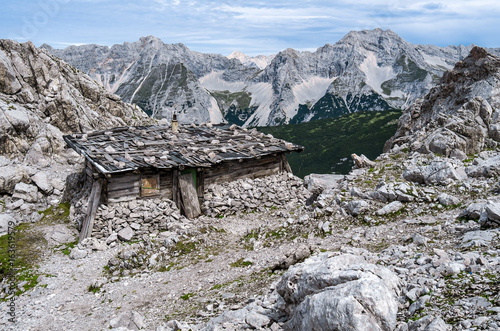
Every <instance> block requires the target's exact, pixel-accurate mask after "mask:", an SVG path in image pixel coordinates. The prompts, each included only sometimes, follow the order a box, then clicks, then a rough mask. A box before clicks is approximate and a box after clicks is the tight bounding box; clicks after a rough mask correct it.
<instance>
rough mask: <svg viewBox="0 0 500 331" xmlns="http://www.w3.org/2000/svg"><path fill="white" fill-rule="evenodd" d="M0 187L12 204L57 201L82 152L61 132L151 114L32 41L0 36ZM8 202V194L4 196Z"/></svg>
mask: <svg viewBox="0 0 500 331" xmlns="http://www.w3.org/2000/svg"><path fill="white" fill-rule="evenodd" d="M0 73H1V74H0V155H1V156H0V194H9V195H11V196H12V199H13V200H14V201H21V200H22V201H23V202H25V203H24V204H21V205H18V204H10V206H11V207H12V208H14V210H16V211H19V210H21V211H23V212H25V213H30V212H32V211H33V210H35V209H36V208H29V207H27V206H29V205H31V204H40V205H47V204H57V203H58V202H59V201H60V200H61V198H62V196H63V195H64V193H65V191H66V187H65V186H66V178H67V176H68V175H69V174H71V173H75V172H78V171H79V167H80V166H81V163H82V159H81V157H80V156H78V155H77V154H76V153H75V152H73V151H72V150H69V149H66V148H65V143H64V141H63V138H62V136H63V134H68V133H73V132H86V131H89V130H102V129H106V128H112V127H116V126H125V125H132V124H135V125H139V124H145V123H146V122H148V121H151V120H150V119H149V118H148V117H147V115H146V114H145V113H144V112H143V111H142V110H141V109H139V108H138V107H135V106H132V105H129V104H126V103H124V102H122V101H121V100H120V97H118V96H117V95H114V94H111V93H110V92H107V91H106V90H104V89H103V88H102V86H100V85H98V84H97V83H96V82H94V81H93V80H92V79H91V78H90V77H89V76H87V75H86V74H84V73H82V72H80V71H79V70H77V69H75V68H74V67H72V66H70V65H68V64H66V63H65V62H63V61H62V60H60V59H58V58H56V57H54V56H52V55H50V54H48V53H47V52H46V51H44V50H40V49H37V48H36V47H35V46H34V45H33V44H32V43H30V42H28V43H24V44H20V43H17V42H15V41H12V40H0ZM9 202H10V201H9Z"/></svg>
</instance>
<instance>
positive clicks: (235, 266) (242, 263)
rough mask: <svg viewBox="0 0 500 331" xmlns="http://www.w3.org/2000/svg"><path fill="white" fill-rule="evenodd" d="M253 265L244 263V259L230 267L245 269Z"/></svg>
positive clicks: (248, 262)
mask: <svg viewBox="0 0 500 331" xmlns="http://www.w3.org/2000/svg"><path fill="white" fill-rule="evenodd" d="M252 264H253V263H252V262H250V261H244V260H243V258H241V259H239V260H238V261H236V262H233V263H231V264H230V266H231V267H233V268H243V267H248V266H251V265H252Z"/></svg>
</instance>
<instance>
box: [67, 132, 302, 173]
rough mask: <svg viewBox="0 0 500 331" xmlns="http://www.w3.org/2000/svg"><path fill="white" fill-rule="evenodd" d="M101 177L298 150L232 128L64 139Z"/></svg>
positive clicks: (288, 144) (94, 134)
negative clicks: (138, 170) (125, 172)
mask: <svg viewBox="0 0 500 331" xmlns="http://www.w3.org/2000/svg"><path fill="white" fill-rule="evenodd" d="M64 140H65V141H66V143H67V144H68V145H69V146H70V147H71V148H73V149H74V150H75V151H77V152H78V153H79V154H81V155H83V156H84V157H85V158H86V159H87V160H88V161H89V162H90V163H91V164H93V165H94V167H95V168H96V169H97V170H98V171H99V172H101V173H102V174H111V173H119V172H124V171H131V170H136V169H143V168H157V169H171V168H179V167H211V166H212V165H214V164H217V163H221V162H224V161H231V160H239V159H252V158H258V157H262V156H266V155H272V154H276V153H287V152H292V151H298V152H300V151H302V150H303V149H304V148H303V147H302V146H300V145H296V144H292V143H289V142H286V141H284V140H280V139H276V138H274V137H272V136H271V135H264V134H263V133H261V132H258V131H257V130H256V129H252V130H248V129H245V128H241V127H238V126H236V125H232V126H230V127H228V126H227V125H211V124H201V125H195V124H192V125H190V126H180V127H179V132H177V133H174V132H172V130H171V128H170V126H160V125H153V126H140V127H119V128H114V129H110V130H104V131H96V132H89V133H85V134H74V135H66V136H64Z"/></svg>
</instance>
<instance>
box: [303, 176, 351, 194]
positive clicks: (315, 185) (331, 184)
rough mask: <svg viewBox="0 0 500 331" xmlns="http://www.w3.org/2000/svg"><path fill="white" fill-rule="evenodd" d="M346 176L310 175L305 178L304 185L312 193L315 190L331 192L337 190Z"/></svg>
mask: <svg viewBox="0 0 500 331" xmlns="http://www.w3.org/2000/svg"><path fill="white" fill-rule="evenodd" d="M344 177H345V176H344V175H335V174H310V175H307V176H305V177H304V184H305V185H306V187H307V189H308V190H309V191H311V192H313V191H315V190H318V189H319V190H320V191H324V190H330V189H334V188H337V187H338V185H339V182H340V181H342V179H344Z"/></svg>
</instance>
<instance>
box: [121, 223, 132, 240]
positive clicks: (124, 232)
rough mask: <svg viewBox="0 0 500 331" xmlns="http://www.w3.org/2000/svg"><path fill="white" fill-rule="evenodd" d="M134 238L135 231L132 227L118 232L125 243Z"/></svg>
mask: <svg viewBox="0 0 500 331" xmlns="http://www.w3.org/2000/svg"><path fill="white" fill-rule="evenodd" d="M133 236H134V230H132V228H131V227H130V226H127V227H125V228H123V229H121V230H120V231H118V238H120V239H121V240H123V241H129V240H130V239H132V237H133Z"/></svg>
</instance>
